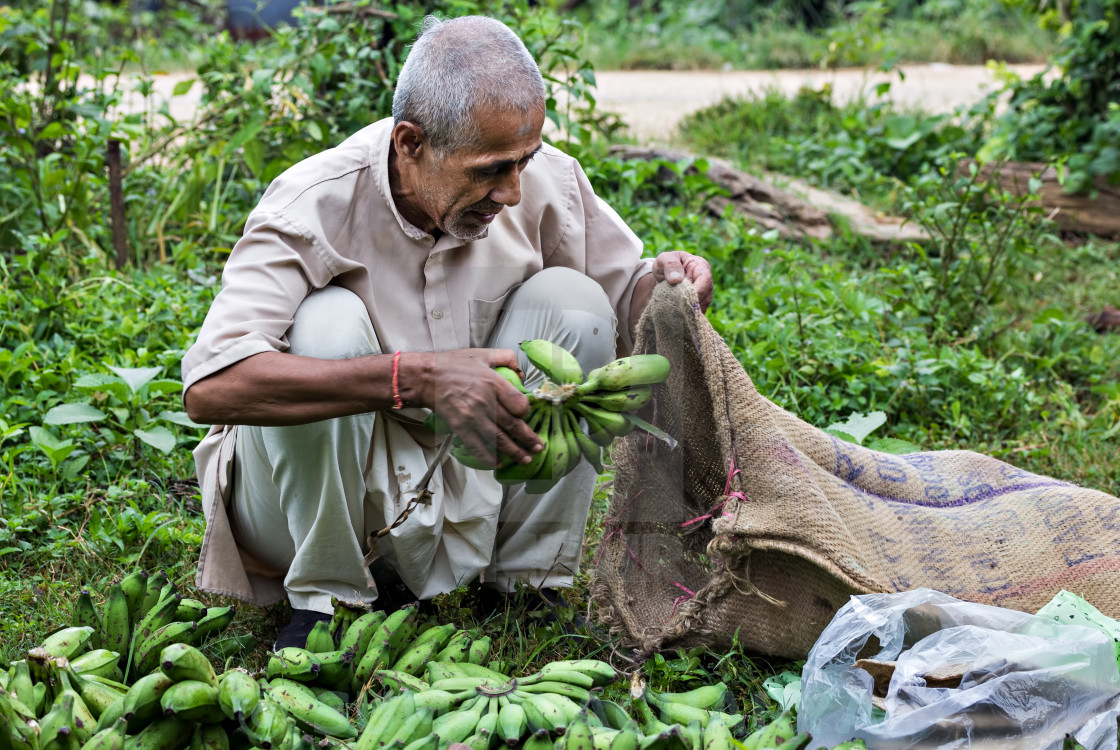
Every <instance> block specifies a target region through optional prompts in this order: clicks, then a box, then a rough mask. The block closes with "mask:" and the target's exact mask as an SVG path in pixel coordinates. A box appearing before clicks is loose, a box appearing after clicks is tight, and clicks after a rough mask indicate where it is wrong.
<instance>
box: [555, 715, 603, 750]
mask: <svg viewBox="0 0 1120 750" xmlns="http://www.w3.org/2000/svg"><path fill="white" fill-rule="evenodd" d="M593 746H594V740H593V739H592V736H591V724H590V723H589V722H588V719H587V711H580V712H579V714H578V715H577V716H576V717H575V719H574V720H572V721H570V722H568V726H567V728H566V729H565V730H564V736H563V737H561V738H560V741H559V742H557V743H556V748H557V750H592V748H593Z"/></svg>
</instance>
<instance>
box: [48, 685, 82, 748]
mask: <svg viewBox="0 0 1120 750" xmlns="http://www.w3.org/2000/svg"><path fill="white" fill-rule="evenodd" d="M74 723H75V717H74V694H73V693H64V694H62V695H60V696H59V700H56V701H55V702H54V703H53V704H52V705H51V708H50V710H49V711H47V713H45V714H44V715H43V716H42V718H40V719H39V744H40V746H42V747H54V746H55V744H57V746H58V747H60V748H63V747H68V746H69V745H68V742H67V738H69V737H70V734H71V732H73V731H74ZM90 728H91V729H92V726H91V727H90ZM52 743H54V744H52Z"/></svg>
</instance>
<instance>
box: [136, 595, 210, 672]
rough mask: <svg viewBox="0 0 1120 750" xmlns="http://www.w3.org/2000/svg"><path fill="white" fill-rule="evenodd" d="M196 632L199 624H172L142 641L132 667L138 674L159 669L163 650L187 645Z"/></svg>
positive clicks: (137, 648)
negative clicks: (178, 644)
mask: <svg viewBox="0 0 1120 750" xmlns="http://www.w3.org/2000/svg"><path fill="white" fill-rule="evenodd" d="M153 611H155V610H153ZM196 630H198V623H197V622H170V623H168V624H166V625H164V626H163V627H161V628H160V629H159V630H157V631H155V632H154V633H152V634H151V635H149V636H147V637H146V638H144V639H143V640H141V641H140V642H139V644H138V645H137V647H136V651H135V653H134V655H133V662H132V667H133V668H135V669H136V674H147V673H149V672H151V671H152V670H153V669H158V668H159V665H160V654H162V653H163V650H164V649H165V648H167V647H168V646H170V645H172V644H175V643H186V642H187V641H189V640H190V639H191V637H192V636H193V635H194V633H195V631H196ZM130 671H131V669H130Z"/></svg>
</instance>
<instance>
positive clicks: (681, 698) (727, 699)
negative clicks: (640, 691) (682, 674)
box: [650, 682, 735, 711]
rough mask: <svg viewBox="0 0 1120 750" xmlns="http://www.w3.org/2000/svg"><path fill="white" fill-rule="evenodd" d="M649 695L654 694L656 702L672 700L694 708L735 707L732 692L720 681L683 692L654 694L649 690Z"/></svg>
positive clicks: (721, 709)
mask: <svg viewBox="0 0 1120 750" xmlns="http://www.w3.org/2000/svg"><path fill="white" fill-rule="evenodd" d="M650 695H651V696H654V695H655V701H656V702H661V701H672V702H673V703H681V704H684V705H686V706H693V707H694V708H706V709H711V710H716V711H723V710H725V709H729V708H730V709H733V708H734V707H735V696H734V694H733V693H732V692H731V690H729V689H728V687H727V685H725V684H724V683H722V682H717V683H716V684H715V685H702V686H701V687H698V688H695V689H693V690H689V691H687V692H684V693H658V694H654V693H653V692H652V691H650Z"/></svg>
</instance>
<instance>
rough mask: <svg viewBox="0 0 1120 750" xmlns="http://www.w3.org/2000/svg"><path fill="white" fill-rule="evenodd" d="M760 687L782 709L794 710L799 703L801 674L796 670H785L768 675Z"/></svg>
mask: <svg viewBox="0 0 1120 750" xmlns="http://www.w3.org/2000/svg"><path fill="white" fill-rule="evenodd" d="M762 689H763V690H765V691H766V694H767V695H769V696H770V697H771V698H772V699H773V700H774V702H775V703H777V704H778V705H779V706H781V707H782V710H783V711H790V710H796V709H797V708H798V707H800V705H801V675H799V674H798V673H797V672H791V671H789V670H786V671H785V672H782V673H781V674H777V675H774V676H773V677H768V678H766V680H765V681H764V682H763V683H762Z"/></svg>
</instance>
